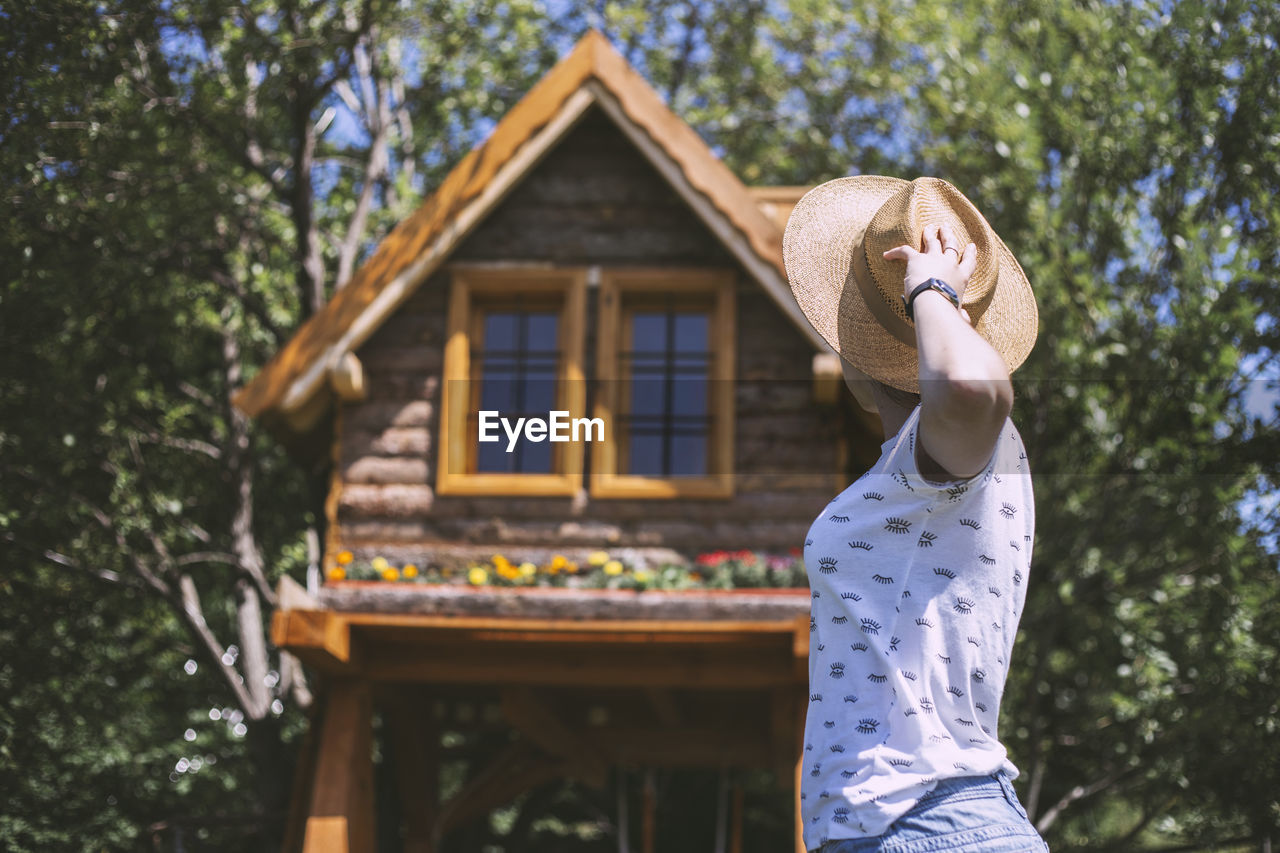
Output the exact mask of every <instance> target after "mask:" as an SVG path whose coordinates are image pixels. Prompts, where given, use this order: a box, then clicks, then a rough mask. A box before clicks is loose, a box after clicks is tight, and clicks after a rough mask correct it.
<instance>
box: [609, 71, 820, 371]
mask: <svg viewBox="0 0 1280 853" xmlns="http://www.w3.org/2000/svg"><path fill="white" fill-rule="evenodd" d="M587 85H588V87H589V88H595V89H596V99H597V102H598V103H599V104H600V106H601V108H602V109H604V110H605V112H608V113H609V114H610V115H612V116H613V118H614V120H615V121H616V122H617V123H618V126H619V127H620V128H622V130H623V132H624V133H625V134H626V135H627V137H628V138H629V139H630V140H631V141H632V142H633V143H634V144H635V146H636V147H637V148H638V149H640V151H641V153H643V154H644V155H645V158H646V159H648V160H649V162H651V163H652V164H653V166H654V168H656V169H657V170H658V171H659V172H660V173H661V174H662V175H663V177H665V178H666V179H667V180H668V181H669V182H670V183H671V185H672V187H674V188H675V190H676V192H677V193H679V194H680V196H681V198H683V199H684V200H685V202H686V203H687V204H688V205H689V206H690V207H691V208H692V209H693V210H694V212H696V213H697V214H698V216H699V218H700V219H702V221H703V222H704V223H705V224H706V225H707V227H708V228H710V230H711V232H712V233H713V234H715V235H716V237H718V238H719V239H720V241H721V243H723V244H724V246H725V247H726V248H727V249H728V250H729V251H730V253H731V254H732V255H733V256H734V257H735V258H737V260H738V262H739V263H741V264H742V265H743V267H745V268H746V270H747V271H748V272H749V273H751V276H752V277H753V278H755V279H756V281H758V282H759V283H760V285H761V286H762V287H763V288H764V290H765V292H766V293H767V294H769V296H770V297H771V298H772V299H773V301H774V302H775V303H777V306H778V308H779V310H781V311H782V313H783V314H785V315H786V316H787V317H788V319H790V320H791V322H792V323H794V324H795V325H796V328H798V329H799V330H800V331H801V332H802V333H803V334H804V335H805V336H806V337H808V338H809V340H810V341H811V342H812V343H813V345H814V347H816V348H818V349H819V350H820V351H822V352H828V351H830V347H828V346H827V344H826V342H825V341H823V340H822V338H821V337H820V336H819V335H818V333H817V332H816V331H814V329H813V327H812V326H811V325H809V321H808V320H806V319H805V316H804V313H803V312H802V311H801V310H800V306H799V305H798V304H797V303H796V300H795V297H794V296H792V295H791V285H790V284H789V283H788V281H787V277H786V272H785V268H784V267H783V266H782V259H781V256H780V254H779V257H778V258H777V260H776V262H775V261H774V260H773V259H771V258H769V257H768V256H761V255H760V253H759V252H758V251H757V250H756V249H755V242H754V241H752V240H751V232H745V231H743V230H742V229H741V228H738V227H735V225H734V222H733V221H732V220H731V219H730V218H729V217H727V216H725V215H724V210H723V208H721V207H718V206H716V204H715V200H714V199H712V198H711V197H710V196H709V195H707V194H706V193H705V192H703V191H701V190H699V189H698V187H696V186H695V185H693V184H692V183H691V182H690V181H688V180H687V179H686V176H687V171H686V170H685V169H683V168H681V166H680V164H679V163H678V162H677V161H675V160H674V158H671V157H670V156H669V155H668V151H667V149H666V148H664V147H663V146H661V145H659V144H658V143H657V142H656V141H655V140H654V139H653V138H652V136H651V135H650V134H647V133H645V132H644V128H643V127H637V126H636V125H635V124H633V123H631V122H629V121H627V120H626V117H625V116H624V115H620V113H621V111H622V110H623V107H622V105H621V104H620V103H619V102H618V101H617V100H616V99H615V98H614V97H613V96H612V93H610V92H609V91H607V90H606V89H604V87H602V86H599V84H596V83H594V82H593V83H588V84H587ZM690 132H692V131H690ZM704 150H705V146H704ZM706 153H707V156H708V157H710V156H711V152H710V151H707V152H706ZM715 162H717V163H719V161H718V160H717V161H715ZM734 180H737V179H736V178H735V179H734ZM739 186H741V184H739ZM741 192H742V195H743V197H744V199H745V200H744V201H743V202H742V209H743V210H749V211H751V212H754V213H756V214H758V215H759V217H760V219H761V220H763V221H764V226H763V228H761V229H759V230H758V231H757V232H754V233H756V236H757V237H759V236H760V233H759V231H760V230H764V229H767V230H769V231H772V232H773V233H775V234H776V233H778V232H777V229H776V228H774V227H773V225H772V223H769V222H768V221H767V220H766V219H765V217H764V214H763V213H761V212H760V211H759V210H758V209H757V208H756V205H755V202H754V201H753V200H752V199H751V198H750V197H749V196H747V195H746V193H745V190H743V191H741ZM739 220H740V221H741V220H747V221H750V218H749V216H748V215H742V216H740V217H739ZM780 252H781V244H779V253H780Z"/></svg>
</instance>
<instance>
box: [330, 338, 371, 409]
mask: <svg viewBox="0 0 1280 853" xmlns="http://www.w3.org/2000/svg"><path fill="white" fill-rule="evenodd" d="M329 387H331V388H333V391H334V393H335V394H337V395H338V399H339V400H342V401H343V402H347V403H359V402H361V401H363V400H364V399H365V398H366V397H367V396H368V394H369V389H368V388H367V387H366V386H365V381H364V365H363V364H361V363H360V359H359V358H358V357H357V356H356V354H355V353H353V352H349V351H348V352H344V353H343V354H342V355H341V356H339V357H338V360H337V362H335V363H334V365H333V367H331V368H329Z"/></svg>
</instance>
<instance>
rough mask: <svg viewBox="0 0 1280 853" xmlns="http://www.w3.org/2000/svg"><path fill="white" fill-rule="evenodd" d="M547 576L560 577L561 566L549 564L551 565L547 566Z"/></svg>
mask: <svg viewBox="0 0 1280 853" xmlns="http://www.w3.org/2000/svg"><path fill="white" fill-rule="evenodd" d="M547 574H549V575H558V574H560V567H559V566H557V565H556V564H555V563H551V564H549V565H548V566H547Z"/></svg>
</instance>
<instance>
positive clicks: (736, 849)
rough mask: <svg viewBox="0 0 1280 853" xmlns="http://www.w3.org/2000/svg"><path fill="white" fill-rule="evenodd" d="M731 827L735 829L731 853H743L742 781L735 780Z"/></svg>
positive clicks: (731, 842)
mask: <svg viewBox="0 0 1280 853" xmlns="http://www.w3.org/2000/svg"><path fill="white" fill-rule="evenodd" d="M729 820H730V826H732V827H733V829H732V834H731V835H730V836H729V853H742V781H741V780H740V779H734V782H733V808H732V810H731V817H730V819H729Z"/></svg>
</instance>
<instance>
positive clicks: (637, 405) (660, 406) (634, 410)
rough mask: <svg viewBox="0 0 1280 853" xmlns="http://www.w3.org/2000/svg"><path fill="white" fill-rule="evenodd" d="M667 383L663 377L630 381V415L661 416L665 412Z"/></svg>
mask: <svg viewBox="0 0 1280 853" xmlns="http://www.w3.org/2000/svg"><path fill="white" fill-rule="evenodd" d="M666 394H667V383H666V381H665V380H663V379H633V380H632V381H631V407H630V410H629V413H630V414H631V416H632V417H654V416H657V417H661V416H662V415H663V414H664V413H665V412H666V403H665V401H666Z"/></svg>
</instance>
